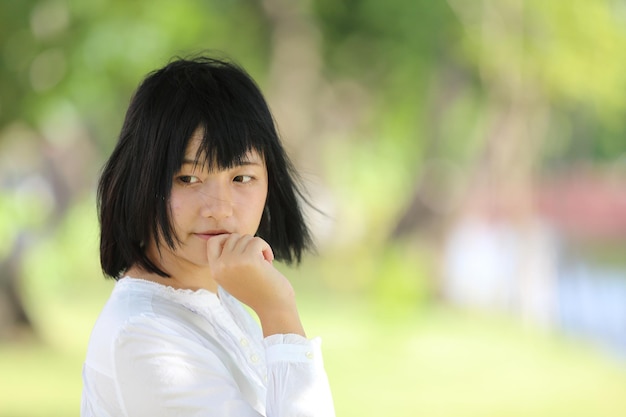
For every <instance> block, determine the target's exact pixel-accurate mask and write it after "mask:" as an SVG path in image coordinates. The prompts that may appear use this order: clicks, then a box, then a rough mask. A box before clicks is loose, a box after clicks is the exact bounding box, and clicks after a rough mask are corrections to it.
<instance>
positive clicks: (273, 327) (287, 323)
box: [257, 306, 306, 337]
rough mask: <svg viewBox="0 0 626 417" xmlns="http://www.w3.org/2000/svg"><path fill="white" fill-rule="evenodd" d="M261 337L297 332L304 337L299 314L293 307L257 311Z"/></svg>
mask: <svg viewBox="0 0 626 417" xmlns="http://www.w3.org/2000/svg"><path fill="white" fill-rule="evenodd" d="M257 315H258V317H259V321H260V322H261V328H262V329H263V337H268V336H271V335H274V334H297V335H300V336H303V337H306V334H305V332H304V328H303V326H302V322H301V321H300V315H299V314H298V310H297V309H296V308H295V306H294V307H293V308H289V309H284V310H270V311H264V312H260V313H259V312H257Z"/></svg>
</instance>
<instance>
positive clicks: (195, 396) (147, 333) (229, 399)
mask: <svg viewBox="0 0 626 417" xmlns="http://www.w3.org/2000/svg"><path fill="white" fill-rule="evenodd" d="M188 333H189V331H188V330H187V329H183V328H182V327H180V326H179V325H178V324H176V323H172V322H169V321H167V319H164V318H162V317H159V318H152V317H140V318H135V319H133V320H132V321H131V322H129V323H127V324H126V326H125V327H124V328H123V330H122V331H121V332H120V334H119V335H118V337H117V338H116V340H115V343H114V345H113V346H112V355H113V362H114V366H115V378H114V379H115V381H116V385H117V386H116V391H117V398H118V400H119V402H120V404H121V407H122V409H124V410H125V416H127V417H140V416H148V415H149V416H152V417H171V416H178V415H185V416H189V417H200V416H203V417H204V416H213V415H215V416H225V417H230V416H232V417H235V416H241V417H260V416H262V414H261V413H259V412H258V411H257V410H255V409H254V408H253V407H252V406H251V405H250V404H249V403H248V401H246V399H245V398H244V396H243V394H242V392H241V387H240V386H239V384H238V383H237V379H240V380H241V379H242V378H245V377H241V376H240V377H239V378H237V377H236V373H237V372H239V373H240V374H241V371H240V370H239V369H238V366H237V364H235V363H234V362H233V360H232V359H230V358H229V357H228V356H227V355H225V354H224V351H223V349H221V348H220V346H218V343H215V346H207V345H205V344H201V343H199V342H198V341H196V340H194V338H193V337H190V336H189V334H188Z"/></svg>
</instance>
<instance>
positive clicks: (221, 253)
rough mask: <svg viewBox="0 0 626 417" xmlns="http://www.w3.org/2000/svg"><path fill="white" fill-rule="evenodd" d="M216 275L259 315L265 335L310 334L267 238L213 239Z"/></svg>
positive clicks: (211, 251) (213, 271) (212, 262)
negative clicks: (301, 318)
mask: <svg viewBox="0 0 626 417" xmlns="http://www.w3.org/2000/svg"><path fill="white" fill-rule="evenodd" d="M207 254H208V258H209V265H210V267H211V276H212V278H213V279H214V280H215V281H216V282H217V283H218V284H219V285H220V286H221V287H222V288H224V289H225V290H226V291H228V292H229V293H230V294H232V295H233V296H234V297H235V298H237V299H238V300H239V301H241V302H242V303H244V304H247V305H248V306H249V307H250V308H252V310H254V312H255V313H256V314H257V316H258V317H259V321H260V322H261V327H262V328H263V336H264V337H267V336H271V335H274V334H298V335H301V336H306V335H305V332H304V328H303V327H302V323H301V321H300V315H299V313H298V309H297V306H296V299H295V293H294V290H293V287H292V286H291V283H290V282H289V281H288V280H287V278H285V276H284V275H283V274H281V273H280V271H278V270H277V269H276V268H275V267H274V266H273V265H272V261H273V259H274V255H273V253H272V249H271V247H270V246H269V245H268V244H267V242H265V241H264V240H263V239H261V238H258V237H253V236H249V235H239V234H236V233H233V234H230V235H223V236H219V237H217V238H213V239H211V240H210V241H209V243H208V246H207Z"/></svg>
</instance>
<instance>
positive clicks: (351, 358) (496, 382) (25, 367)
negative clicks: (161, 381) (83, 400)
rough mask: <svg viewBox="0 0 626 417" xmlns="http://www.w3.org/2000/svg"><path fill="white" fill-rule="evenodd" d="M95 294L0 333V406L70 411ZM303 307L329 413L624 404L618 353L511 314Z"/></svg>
mask: <svg viewBox="0 0 626 417" xmlns="http://www.w3.org/2000/svg"><path fill="white" fill-rule="evenodd" d="M107 285H110V283H109V284H107ZM103 302H104V298H103V296H98V297H93V296H91V297H77V298H74V302H68V301H67V300H57V301H56V302H54V303H52V302H51V303H49V304H47V305H40V306H39V310H38V311H37V317H40V321H39V326H40V328H41V329H44V328H45V329H47V330H46V331H44V332H42V334H43V335H44V342H39V343H37V342H29V343H21V344H17V343H15V344H8V345H0V417H39V416H41V417H43V416H46V417H55V416H63V417H70V416H78V415H79V409H80V390H81V379H80V375H81V368H82V360H83V355H84V349H85V346H86V343H87V338H88V335H89V331H90V328H91V324H92V322H93V320H94V319H95V316H96V314H97V312H98V310H99V308H100V306H101V304H102V303H103ZM301 309H302V315H303V320H304V322H305V325H306V327H307V331H308V333H309V335H311V336H313V335H322V336H323V340H324V342H323V349H324V352H325V363H326V368H327V371H328V373H329V377H330V380H331V385H332V388H333V394H334V396H335V403H336V408H337V415H338V416H348V417H350V416H359V417H363V416H365V417H367V416H394V417H403V416H406V417H414V416H419V415H424V416H429V417H452V416H454V417H478V416H480V417H490V416H494V417H496V416H506V417H518V416H519V417H522V416H524V417H528V416H532V417H543V416H545V417H548V416H549V417H559V416H563V417H565V416H567V417H591V416H593V417H621V416H623V415H624V411H623V410H626V369H625V368H624V364H623V363H622V364H620V363H618V362H617V361H613V360H612V359H610V358H608V357H606V356H603V355H602V354H601V353H600V352H597V351H594V350H593V349H591V348H589V347H585V346H583V345H581V344H580V343H577V342H574V341H568V340H565V339H562V338H560V337H557V336H556V335H553V334H550V333H548V332H542V331H538V330H536V329H535V330H534V329H529V328H526V327H524V326H521V325H520V324H518V323H516V322H514V321H511V320H508V319H503V318H494V317H489V316H484V315H483V316H480V315H476V314H468V313H464V312H460V311H454V310H450V309H443V308H429V309H415V310H409V309H400V310H397V309H396V310H388V309H386V308H384V306H381V305H376V304H372V303H368V302H365V301H357V300H354V299H350V298H338V297H323V299H318V300H315V299H313V298H306V299H304V300H302V301H301ZM389 311H392V312H391V313H390V312H389Z"/></svg>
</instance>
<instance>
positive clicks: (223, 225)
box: [152, 130, 268, 269]
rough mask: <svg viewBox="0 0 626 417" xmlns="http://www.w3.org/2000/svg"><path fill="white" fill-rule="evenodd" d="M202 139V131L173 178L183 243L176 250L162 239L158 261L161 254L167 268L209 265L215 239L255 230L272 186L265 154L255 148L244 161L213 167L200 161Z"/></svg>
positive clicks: (174, 217)
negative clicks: (210, 244)
mask: <svg viewBox="0 0 626 417" xmlns="http://www.w3.org/2000/svg"><path fill="white" fill-rule="evenodd" d="M201 141H202V132H201V131H200V130H197V131H196V132H195V133H194V135H193V137H192V138H191V140H190V141H189V145H188V147H187V149H186V151H185V159H184V161H183V165H182V167H181V169H180V171H179V172H178V173H176V174H175V176H174V178H173V183H172V191H171V195H170V209H171V212H170V215H171V218H172V224H173V226H174V232H175V234H176V236H177V237H178V239H179V244H178V245H177V246H176V248H175V250H171V249H170V248H169V247H168V246H167V245H166V244H161V245H160V247H161V253H160V255H159V254H158V252H156V253H155V252H154V251H153V256H152V258H153V261H157V260H159V256H160V258H161V262H159V264H161V265H163V266H165V267H166V269H171V267H172V266H174V265H175V266H176V267H177V268H181V267H182V268H183V269H189V268H190V267H191V268H194V267H206V266H207V241H208V240H209V239H211V238H212V237H214V236H217V235H219V234H224V233H228V234H230V233H238V234H249V235H254V234H255V233H256V231H257V229H258V227H259V224H260V222H261V216H262V215H263V209H264V207H265V200H266V198H267V187H268V178H267V169H266V166H265V161H264V159H263V157H262V156H261V155H260V154H259V153H258V152H256V151H251V152H249V153H248V154H246V155H245V157H244V158H243V160H242V163H241V164H240V165H236V166H233V167H232V168H228V169H225V170H215V171H209V170H208V167H207V166H203V165H199V164H196V161H195V160H196V155H197V151H198V147H199V146H200V143H201ZM152 246H154V245H152ZM154 255H156V256H154ZM172 263H174V265H172ZM166 265H167V266H166Z"/></svg>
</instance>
